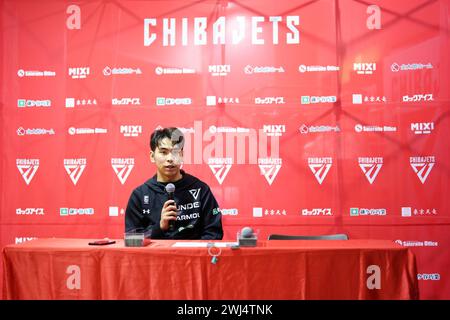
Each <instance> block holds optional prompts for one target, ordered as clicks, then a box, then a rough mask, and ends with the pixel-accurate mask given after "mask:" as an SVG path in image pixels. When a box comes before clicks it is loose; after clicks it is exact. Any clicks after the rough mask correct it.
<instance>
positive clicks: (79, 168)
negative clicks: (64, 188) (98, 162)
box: [64, 158, 87, 185]
mask: <svg viewBox="0 0 450 320" xmlns="http://www.w3.org/2000/svg"><path fill="white" fill-rule="evenodd" d="M86 163H87V162H86V159H85V158H79V159H64V168H65V169H66V172H67V174H68V175H69V177H70V180H72V182H73V184H74V185H77V182H78V180H79V179H80V177H81V175H82V174H83V171H84V169H85V168H86Z"/></svg>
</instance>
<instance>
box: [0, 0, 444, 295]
mask: <svg viewBox="0 0 450 320" xmlns="http://www.w3.org/2000/svg"><path fill="white" fill-rule="evenodd" d="M0 4H1V13H0V16H1V28H2V33H1V37H2V38H1V46H2V47H1V52H2V71H1V77H2V78H1V90H2V91H1V124H2V130H1V131H0V132H1V133H0V134H1V140H0V141H1V143H2V157H1V186H0V187H1V195H2V198H1V211H0V235H1V236H0V245H1V246H4V245H6V244H10V243H19V242H23V241H27V240H30V239H32V238H36V237H74V238H103V237H110V238H120V237H122V232H123V228H124V226H123V225H124V217H123V211H124V209H125V207H126V204H127V200H128V197H129V195H130V193H131V191H132V189H133V188H135V187H136V186H137V185H139V184H141V183H143V182H144V181H145V180H146V179H148V178H149V177H150V176H151V175H153V174H154V167H153V165H152V164H151V163H150V161H149V156H148V154H149V146H148V145H149V136H150V134H151V132H153V131H154V130H155V129H156V128H157V127H159V126H162V127H164V126H178V127H180V128H182V129H183V130H184V132H185V135H186V137H187V140H188V143H187V145H186V148H185V163H184V165H183V168H184V169H185V170H186V171H187V172H189V173H191V174H193V175H196V176H198V177H199V178H200V179H202V180H203V181H205V182H206V183H208V184H209V185H210V187H211V188H212V190H213V192H214V194H215V195H216V198H217V200H218V201H219V203H220V205H221V207H222V209H223V214H224V216H223V223H224V232H225V239H234V238H235V237H236V231H237V230H239V229H240V228H242V227H243V226H248V225H250V226H253V227H254V228H255V229H258V230H259V232H260V237H261V238H266V237H267V235H268V234H270V233H290V234H324V233H335V232H336V233H337V232H345V233H347V234H348V235H349V237H350V238H358V239H365V238H371V239H391V240H392V241H397V242H398V243H400V244H402V245H404V246H409V247H411V248H412V250H413V252H414V253H415V254H416V256H417V261H418V270H419V274H418V279H419V284H420V290H421V298H423V299H449V298H450V280H449V273H448V270H449V262H450V255H449V251H448V250H447V249H445V248H447V247H448V246H449V245H450V240H449V237H448V233H449V231H450V230H449V222H450V217H449V212H450V211H449V209H450V208H449V200H448V199H449V198H448V196H446V195H447V194H448V193H449V168H450V162H449V156H450V154H449V150H450V149H449V142H448V141H449V140H448V136H449V135H450V131H449V128H450V126H449V114H450V113H449V106H450V104H449V71H450V68H449V57H450V40H449V6H450V5H449V1H447V0H437V1H419V0H415V1H411V0H408V1H406V0H402V1H387V0H385V1H372V2H371V3H370V4H369V3H365V2H361V1H350V0H349V1H331V0H322V1H312V2H311V1H300V0H295V1H294V0H292V1H268V0H267V1H262V0H255V1H250V0H249V1H187V0H186V1H181V0H180V1H125V0H117V1H75V2H73V1H25V0H23V1H13V0H3V1H0ZM266 141H268V142H267V143H266Z"/></svg>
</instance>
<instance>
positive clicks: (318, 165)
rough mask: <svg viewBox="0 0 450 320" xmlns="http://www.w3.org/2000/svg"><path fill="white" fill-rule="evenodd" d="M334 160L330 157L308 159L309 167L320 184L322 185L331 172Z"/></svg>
mask: <svg viewBox="0 0 450 320" xmlns="http://www.w3.org/2000/svg"><path fill="white" fill-rule="evenodd" d="M332 164H333V159H332V158H329V157H324V158H308V165H309V168H310V169H311V171H312V173H313V174H314V176H315V177H316V179H317V182H319V184H322V182H323V180H324V179H325V177H326V176H327V174H328V171H330V168H331V165H332Z"/></svg>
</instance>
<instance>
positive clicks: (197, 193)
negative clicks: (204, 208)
mask: <svg viewBox="0 0 450 320" xmlns="http://www.w3.org/2000/svg"><path fill="white" fill-rule="evenodd" d="M200 190H201V188H198V189H191V190H189V192H190V194H191V195H192V196H193V197H194V200H197V198H198V195H199V194H200Z"/></svg>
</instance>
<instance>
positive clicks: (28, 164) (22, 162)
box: [16, 159, 39, 185]
mask: <svg viewBox="0 0 450 320" xmlns="http://www.w3.org/2000/svg"><path fill="white" fill-rule="evenodd" d="M16 165H17V169H19V172H20V175H21V176H22V178H23V180H25V183H26V184H27V185H29V184H30V182H31V180H32V179H33V177H34V175H35V174H36V171H37V169H38V168H39V159H16Z"/></svg>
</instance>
